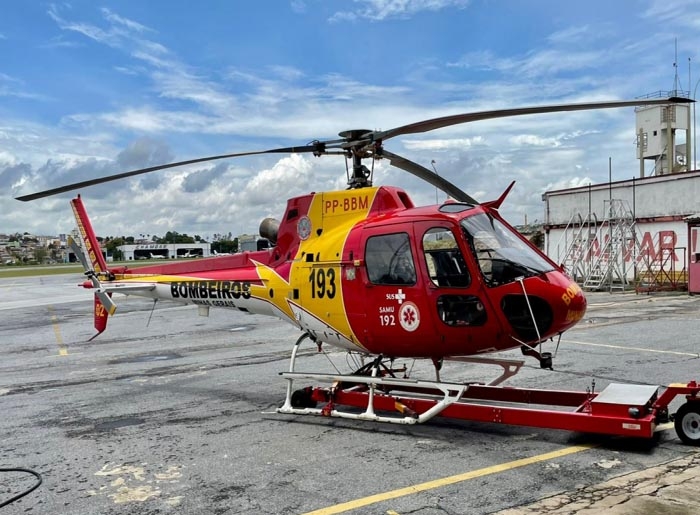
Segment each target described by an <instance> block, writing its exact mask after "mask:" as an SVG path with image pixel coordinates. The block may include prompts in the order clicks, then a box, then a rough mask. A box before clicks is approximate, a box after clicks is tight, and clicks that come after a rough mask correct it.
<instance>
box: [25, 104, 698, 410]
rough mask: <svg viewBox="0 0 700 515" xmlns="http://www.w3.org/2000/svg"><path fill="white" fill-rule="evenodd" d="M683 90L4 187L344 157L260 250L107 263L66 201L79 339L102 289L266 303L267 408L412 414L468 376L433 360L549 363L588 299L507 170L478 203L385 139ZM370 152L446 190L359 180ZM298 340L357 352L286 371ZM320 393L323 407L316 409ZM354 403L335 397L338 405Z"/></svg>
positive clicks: (102, 302)
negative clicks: (520, 204)
mask: <svg viewBox="0 0 700 515" xmlns="http://www.w3.org/2000/svg"><path fill="white" fill-rule="evenodd" d="M681 102H689V100H688V99H684V98H675V97H674V98H667V99H644V100H629V101H606V102H592V103H577V104H558V105H549V106H536V107H522V108H512V109H500V110H493V111H482V112H474V113H464V114H456V115H452V116H445V117H440V118H434V119H429V120H424V121H420V122H416V123H412V124H408V125H403V126H399V127H396V128H393V129H390V130H384V131H379V130H346V131H343V132H340V133H339V138H337V139H332V140H325V141H322V140H315V141H313V142H311V143H310V144H307V145H303V146H297V147H285V148H275V149H267V150H258V151H248V152H238V153H231V154H222V155H216V156H209V157H203V158H197V159H190V160H186V161H179V162H174V163H167V164H162V165H158V166H151V167H148V168H143V169H138V170H133V171H129V172H124V173H119V174H115V175H110V176H106V177H100V178H95V179H90V180H86V181H81V182H77V183H73V184H69V185H66V186H61V187H58V188H53V189H50V190H45V191H42V192H38V193H33V194H30V195H24V196H21V197H17V199H18V200H20V201H31V200H36V199H40V198H43V197H47V196H50V195H56V194H60V193H65V192H68V191H74V190H78V189H85V188H88V187H90V186H93V185H97V184H102V183H105V182H109V181H115V180H120V179H125V178H128V177H134V176H137V175H141V174H146V173H151V172H156V171H159V170H163V169H168V168H174V167H179V166H185V165H189V164H195V163H202V162H209V161H214V160H220V159H231V158H237V157H244V156H251V155H259V154H289V153H310V154H312V155H314V156H316V157H321V156H327V155H338V156H342V157H343V158H344V159H345V160H346V173H347V178H348V188H347V189H344V190H339V191H327V192H325V191H324V192H315V193H309V194H306V195H301V196H298V197H295V198H291V199H289V200H288V202H287V207H286V210H285V212H284V213H283V215H282V217H281V219H279V220H277V219H274V218H266V219H264V220H263V221H262V222H261V224H260V231H259V232H260V236H261V237H262V238H265V239H267V240H268V241H269V242H270V245H271V246H270V248H267V249H264V250H260V251H246V252H242V253H237V254H231V255H219V256H216V257H211V258H202V259H198V260H195V261H187V262H175V263H158V264H151V265H147V266H140V267H138V268H133V269H132V268H129V267H128V266H124V265H118V266H113V267H110V266H108V264H107V262H106V260H105V258H104V256H103V253H102V251H101V250H100V248H99V243H98V241H97V238H96V236H95V232H94V230H93V228H92V225H91V222H90V219H89V218H88V215H87V211H86V210H85V207H84V205H83V202H82V198H81V197H80V195H78V196H77V197H76V198H74V199H73V200H71V206H72V209H73V211H74V214H75V217H76V221H77V225H78V229H79V233H80V236H81V238H82V240H83V244H82V245H80V244H79V243H78V242H75V241H74V240H71V241H70V242H69V245H70V246H71V248H72V249H73V251H74V252H75V253H76V255H77V256H78V257H79V259H80V260H81V262H82V264H83V267H84V269H85V275H86V277H87V279H86V280H85V281H84V282H83V283H82V286H83V287H85V288H89V289H93V290H94V292H95V295H94V326H95V329H96V330H97V334H95V336H93V338H94V337H96V336H98V335H99V334H101V333H102V332H103V331H105V329H106V327H107V321H108V318H109V317H110V316H112V315H114V314H115V312H116V310H117V305H116V303H115V301H114V300H113V299H112V296H113V294H115V293H119V294H125V295H137V296H143V297H148V298H152V299H154V300H169V301H176V302H180V303H186V304H193V305H196V306H197V307H198V310H199V313H200V314H202V315H208V313H209V309H210V308H228V309H235V310H239V311H243V312H247V313H253V314H262V315H269V316H274V317H278V318H280V319H282V320H285V321H287V322H289V323H290V324H292V325H293V326H294V327H296V328H297V329H298V330H299V331H300V332H301V335H300V336H299V338H298V339H297V340H296V342H295V343H294V345H293V347H292V355H291V362H290V367H289V371H288V372H283V373H282V375H283V377H284V378H285V379H287V381H288V385H287V394H286V398H285V402H284V405H283V406H282V407H281V408H279V409H278V411H279V412H281V413H289V414H293V413H296V414H309V413H312V414H321V415H335V416H346V417H350V418H352V417H357V418H363V419H371V420H379V421H388V422H399V423H414V422H416V421H418V422H423V421H425V420H428V419H429V418H431V417H432V416H434V415H435V414H436V413H438V412H441V411H443V410H445V409H446V408H448V407H449V406H450V405H452V404H454V403H455V402H458V401H459V399H460V398H461V396H462V395H463V394H464V391H465V390H466V389H467V388H469V387H470V385H469V384H465V383H463V384H458V383H450V382H445V381H443V380H442V379H441V377H440V371H441V369H442V365H443V363H444V361H446V360H454V361H457V362H469V363H486V364H494V365H499V366H501V367H502V368H503V373H502V374H501V376H499V377H497V378H496V379H495V380H494V381H492V382H491V383H489V385H490V386H495V385H498V384H500V382H502V381H504V380H505V379H507V378H508V377H510V376H512V375H514V374H515V373H517V371H518V370H519V368H520V366H522V363H523V362H522V361H518V362H514V361H512V360H501V359H492V358H489V357H488V355H491V354H492V353H495V352H499V351H507V350H510V349H520V350H521V351H522V353H523V354H524V355H525V356H527V357H531V358H534V359H535V360H536V361H537V362H538V363H539V366H540V367H541V368H544V369H551V368H552V367H553V361H552V360H553V353H552V352H546V351H544V347H543V345H544V344H549V343H552V344H556V346H557V348H558V342H559V341H560V339H561V335H562V334H563V333H564V332H565V331H566V330H568V329H570V328H571V327H573V326H574V325H575V324H576V323H577V322H579V321H580V320H581V319H582V318H583V316H584V314H585V312H586V298H585V296H584V293H583V291H582V289H581V287H580V286H579V285H578V284H576V283H575V282H574V281H573V280H572V279H571V278H570V277H569V276H568V275H567V274H566V272H565V270H564V269H563V268H562V267H561V266H560V265H558V264H557V263H555V262H554V261H552V260H551V259H550V258H549V257H547V256H546V255H545V254H544V253H543V252H541V251H540V250H539V249H538V248H537V247H535V246H534V245H533V244H532V243H530V242H529V241H528V240H527V239H526V238H525V237H524V236H522V235H521V234H519V233H518V231H516V230H515V229H514V228H513V227H512V226H511V225H509V224H508V222H506V220H504V219H503V217H502V216H501V215H500V214H499V208H500V206H501V205H502V204H503V202H504V201H505V199H506V197H507V195H508V193H509V192H510V191H511V189H512V187H513V185H514V184H515V183H514V182H513V183H511V184H510V185H509V186H508V188H507V189H506V190H505V191H504V192H503V194H502V195H501V196H500V197H499V198H497V199H495V200H491V201H487V202H478V201H477V200H476V199H474V198H472V197H471V196H470V195H469V194H467V193H466V192H464V191H463V190H462V189H460V188H459V187H458V186H456V185H455V184H453V183H451V182H449V181H448V180H447V179H445V178H444V177H442V176H440V175H438V174H437V173H436V172H434V171H431V170H429V169H428V168H426V167H424V166H422V165H420V164H418V163H416V162H413V161H410V160H408V159H406V158H403V157H401V156H399V155H397V154H394V153H392V152H390V151H389V150H387V149H385V148H384V143H385V142H386V141H387V140H390V139H392V138H395V137H398V136H402V135H406V134H416V133H422V132H427V131H432V130H436V129H440V128H443V127H448V126H452V125H457V124H463V123H467V122H475V121H479V120H486V119H494V118H503V117H512V116H522V115H534V114H540V113H554V112H568V111H579V110H590V109H608V108H620V107H632V106H642V105H672V104H674V103H681ZM380 159H385V160H387V161H388V162H389V163H390V164H391V165H393V166H394V167H397V168H399V169H401V170H404V171H406V172H408V173H410V174H412V175H414V176H417V177H419V178H421V179H423V180H425V181H426V182H428V183H429V184H431V185H432V186H435V187H436V188H439V189H440V190H442V191H444V192H445V193H446V194H447V195H448V196H449V199H448V200H447V201H445V202H444V203H442V204H437V205H431V206H421V207H419V206H416V205H414V203H413V201H412V200H411V198H410V197H409V195H408V194H407V193H406V191H404V190H403V189H401V188H399V187H395V186H386V185H382V186H376V185H373V183H372V169H371V168H369V167H367V166H366V165H365V164H364V163H363V161H371V162H372V163H374V162H375V161H377V160H380ZM348 163H349V165H348ZM305 339H310V340H311V341H312V342H313V343H315V344H316V345H317V346H318V348H319V350H320V349H321V347H322V346H323V345H326V344H327V345H330V346H332V347H335V348H338V349H340V350H343V351H347V352H348V353H352V354H353V355H355V356H359V357H360V358H361V359H360V360H359V361H358V365H357V367H356V368H355V370H353V372H352V373H350V374H316V373H305V374H301V373H298V372H295V367H296V359H297V352H298V349H299V346H300V344H301V343H302V341H304V340H305ZM555 353H556V349H555ZM397 359H426V360H430V362H432V365H433V368H434V372H435V380H434V381H416V380H412V379H411V377H410V373H409V371H408V370H407V369H406V367H405V366H404V367H403V368H397V367H395V365H394V361H395V360H397ZM365 360H367V361H365ZM302 378H306V379H318V380H321V381H325V382H330V383H331V384H332V387H331V388H327V389H323V390H319V389H314V388H311V387H307V388H302V389H297V390H294V389H293V383H294V381H296V380H299V379H302ZM396 389H400V390H401V391H420V392H421V393H429V394H434V395H437V397H438V400H437V401H436V403H435V404H433V405H429V406H427V407H422V408H421V409H420V410H417V409H412V408H410V406H409V403H406V402H403V403H402V402H399V401H397V400H396V398H394V397H391V396H390V395H389V394H390V392H391V391H393V390H396ZM340 393H345V397H346V398H347V399H350V397H351V396H352V395H355V394H356V393H363V394H364V397H363V399H364V400H362V401H357V402H358V403H360V402H361V403H364V404H363V406H364V408H365V411H364V412H363V413H361V414H359V415H356V414H352V413H341V412H340V411H338V410H337V409H336V408H335V406H336V404H337V402H336V401H338V399H339V396H338V394H340ZM382 398H383V399H384V403H383V406H385V407H384V408H383V409H385V410H389V411H395V412H398V413H399V416H398V418H397V417H396V416H393V415H392V416H383V415H378V414H376V413H375V411H374V410H375V403H378V402H379V400H380V399H382ZM319 402H322V403H323V405H324V407H322V408H316V406H317V404H318V403H319ZM354 402H355V401H354V400H352V399H350V400H348V404H350V405H353V403H354ZM416 402H418V401H416ZM358 405H359V404H358ZM414 405H416V403H414Z"/></svg>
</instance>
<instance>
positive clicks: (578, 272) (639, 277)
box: [557, 199, 688, 293]
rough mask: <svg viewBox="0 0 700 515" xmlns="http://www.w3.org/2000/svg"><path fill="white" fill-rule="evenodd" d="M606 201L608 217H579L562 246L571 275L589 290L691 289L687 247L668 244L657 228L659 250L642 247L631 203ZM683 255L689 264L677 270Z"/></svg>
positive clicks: (559, 250)
mask: <svg viewBox="0 0 700 515" xmlns="http://www.w3.org/2000/svg"><path fill="white" fill-rule="evenodd" d="M604 204H605V212H606V217H605V218H604V219H603V220H602V221H600V222H599V221H598V219H597V217H596V215H595V213H589V214H587V215H585V216H584V215H581V214H578V213H577V214H575V215H573V216H572V217H571V218H570V220H569V223H568V224H567V226H566V228H565V229H564V233H563V234H562V236H561V238H560V240H559V242H558V244H557V255H559V256H563V258H562V260H561V264H562V266H563V267H564V269H565V270H566V272H567V273H568V274H569V275H570V276H571V278H572V279H574V280H575V281H576V282H577V283H579V284H580V285H581V286H582V288H583V289H584V290H587V291H601V290H607V291H625V290H627V289H632V288H634V290H635V291H636V292H637V293H645V292H646V293H648V292H654V291H677V290H685V289H687V287H688V271H687V269H686V266H685V263H686V248H685V247H674V248H670V247H665V246H664V245H663V244H662V242H661V233H658V232H657V233H656V234H655V235H654V237H653V242H652V243H651V248H652V249H653V250H652V251H649V249H646V250H643V249H641V245H640V242H639V240H638V238H637V231H636V221H635V219H634V215H633V213H632V211H631V210H630V207H629V203H628V202H627V201H624V200H620V199H610V200H606V201H604ZM656 249H658V250H656ZM679 255H682V256H683V257H682V260H680V262H681V263H683V265H682V267H681V269H680V270H677V265H676V261H677V259H676V257H677V256H679Z"/></svg>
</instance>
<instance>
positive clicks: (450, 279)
mask: <svg viewBox="0 0 700 515" xmlns="http://www.w3.org/2000/svg"><path fill="white" fill-rule="evenodd" d="M423 252H424V253H425V263H426V265H427V267H428V276H429V277H430V280H431V281H433V284H435V285H436V286H446V287H465V286H469V283H470V282H471V277H470V276H469V270H468V269H467V265H466V263H465V262H464V258H463V257H462V252H461V251H460V250H459V246H458V245H457V240H455V237H454V235H453V234H452V231H450V230H449V229H446V228H443V227H434V228H432V229H430V230H428V231H426V233H425V234H424V235H423Z"/></svg>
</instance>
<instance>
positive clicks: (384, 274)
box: [365, 233, 416, 284]
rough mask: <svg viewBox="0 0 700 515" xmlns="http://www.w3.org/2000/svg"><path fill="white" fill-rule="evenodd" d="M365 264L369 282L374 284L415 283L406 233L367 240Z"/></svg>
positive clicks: (383, 235) (414, 271)
mask: <svg viewBox="0 0 700 515" xmlns="http://www.w3.org/2000/svg"><path fill="white" fill-rule="evenodd" d="M365 262H366V264H367V274H368V275H369V280H370V281H371V282H372V283H374V284H415V283H416V268H415V265H414V264H413V254H411V244H410V241H409V238H408V234H406V233H396V234H382V235H380V236H372V237H371V238H368V239H367V247H366V249H365Z"/></svg>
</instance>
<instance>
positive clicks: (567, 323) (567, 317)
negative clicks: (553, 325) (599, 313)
mask: <svg viewBox="0 0 700 515" xmlns="http://www.w3.org/2000/svg"><path fill="white" fill-rule="evenodd" d="M567 282H568V284H566V285H562V286H561V289H562V291H561V296H560V297H559V300H558V304H559V309H556V308H555V312H556V315H555V317H556V318H557V319H558V321H559V323H558V324H557V325H558V326H559V327H557V329H558V331H557V332H562V331H566V330H567V329H569V328H571V327H573V326H574V325H575V324H576V323H577V322H578V321H579V320H581V319H582V318H583V316H584V315H585V314H586V306H587V302H586V296H585V295H584V294H583V290H582V289H581V287H580V286H579V285H578V284H576V283H575V282H573V281H571V280H570V279H568V281H567ZM554 302H557V301H556V300H555V301H554Z"/></svg>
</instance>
